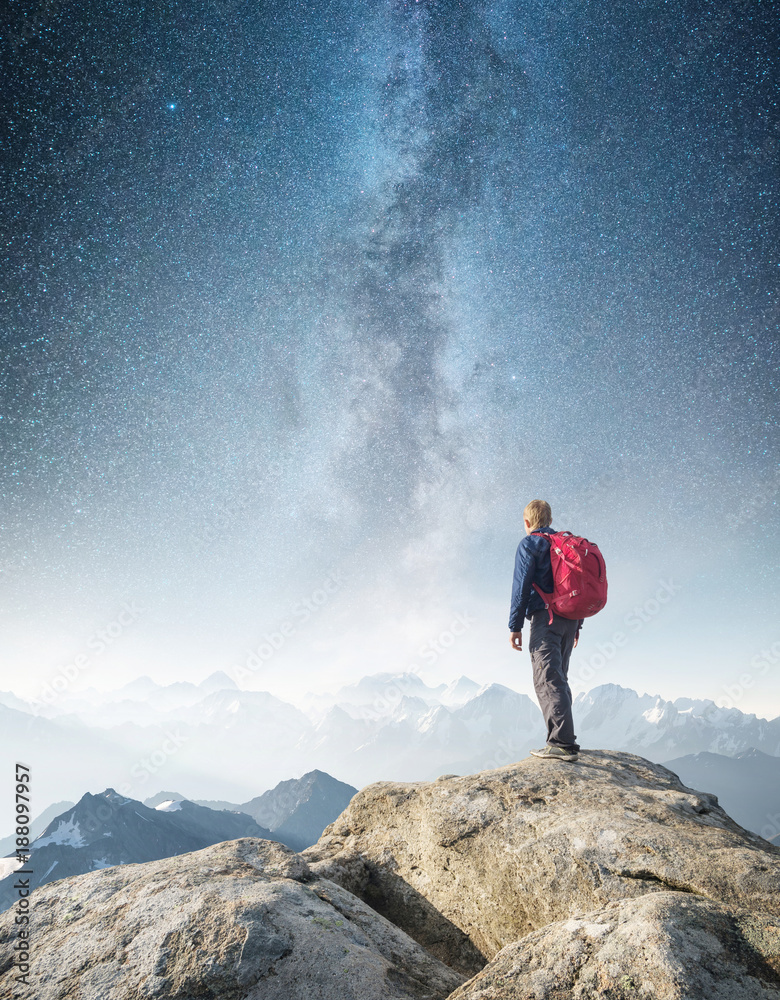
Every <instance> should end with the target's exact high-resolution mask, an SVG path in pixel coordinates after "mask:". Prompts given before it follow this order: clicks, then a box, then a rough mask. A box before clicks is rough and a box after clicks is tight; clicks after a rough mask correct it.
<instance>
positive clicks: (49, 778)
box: [0, 673, 780, 832]
mask: <svg viewBox="0 0 780 1000" xmlns="http://www.w3.org/2000/svg"><path fill="white" fill-rule="evenodd" d="M575 722H576V724H577V732H578V737H579V740H580V742H581V743H582V745H583V746H585V747H598V748H604V749H619V750H626V751H630V752H633V753H639V754H641V755H643V756H645V757H647V758H649V759H651V760H654V761H656V762H660V763H662V762H664V761H669V760H676V759H679V758H680V757H685V756H687V755H691V754H700V753H704V752H706V753H715V754H719V755H721V756H728V757H733V756H735V755H736V754H739V753H742V752H744V751H747V750H750V749H754V750H757V751H760V752H761V753H763V754H766V755H769V756H773V757H777V756H778V755H780V719H773V720H766V719H760V718H757V717H756V716H755V715H748V714H746V713H743V712H740V711H739V710H738V709H736V708H732V709H724V708H719V707H717V706H716V705H715V704H714V703H713V702H712V701H703V700H693V699H685V698H678V699H677V700H675V701H669V700H666V699H664V698H662V697H661V696H660V695H649V694H638V693H637V692H635V691H633V690H630V689H628V688H624V687H620V686H618V685H614V684H607V685H602V686H600V687H597V688H594V689H593V690H591V691H589V692H587V693H586V694H581V695H579V696H578V697H577V699H576V701H575ZM0 726H2V731H3V733H4V741H6V742H7V745H8V746H23V747H25V754H26V757H27V758H29V759H28V761H27V763H29V764H30V765H31V766H32V768H33V774H34V775H35V794H36V801H37V802H38V803H41V805H47V804H48V803H50V802H53V801H55V800H62V799H63V798H65V797H67V798H70V799H71V800H73V801H75V800H76V799H77V798H78V797H79V796H80V795H81V794H82V792H83V783H84V782H85V781H86V782H88V783H89V785H90V786H91V787H93V788H94V787H98V788H106V787H112V788H114V789H116V791H117V793H118V794H119V795H121V796H123V797H125V798H132V799H136V800H139V801H143V800H144V799H145V798H147V797H148V796H149V794H150V793H151V792H152V791H154V790H155V788H157V789H159V788H161V787H167V788H176V789H178V791H179V792H180V793H181V794H182V795H184V797H186V798H187V799H189V800H191V801H209V800H215V799H218V800H221V801H225V802H227V803H239V804H241V803H244V804H246V803H248V802H249V801H251V798H252V797H253V796H256V795H257V789H258V788H261V789H262V788H266V789H270V788H273V787H274V786H275V785H276V784H278V783H279V782H280V781H284V780H287V779H288V778H289V775H290V774H291V773H292V774H304V773H308V772H310V771H313V770H315V769H316V770H319V771H323V772H327V773H329V774H337V775H339V777H340V778H341V779H342V780H343V781H345V782H347V783H348V784H349V785H350V786H354V787H357V788H361V787H363V786H364V785H366V784H368V783H370V782H373V781H377V780H402V781H408V780H412V781H416V780H428V779H433V778H435V777H437V776H438V775H439V774H442V773H458V774H464V773H474V772H476V771H480V770H483V769H485V768H491V767H497V766H503V765H505V764H509V763H511V762H513V761H517V760H519V759H521V758H523V757H524V756H525V755H526V754H527V753H528V751H529V750H530V749H531V748H532V747H535V746H538V745H540V744H541V743H542V742H543V726H542V719H541V714H540V712H539V709H538V707H537V706H536V704H535V702H534V701H532V699H531V698H529V697H528V696H527V695H525V694H521V693H518V692H516V691H513V690H512V689H510V688H508V687H505V686H503V685H500V684H488V685H484V686H482V687H479V686H478V685H477V684H476V683H475V682H474V681H471V680H470V679H469V678H465V677H462V678H459V679H457V680H456V681H454V682H453V683H452V684H450V685H444V684H441V685H438V686H434V687H432V686H430V685H427V684H426V683H425V682H424V681H423V680H422V679H421V678H420V677H419V676H418V675H417V674H415V673H403V674H376V675H372V676H368V677H364V678H363V679H362V680H360V681H359V682H358V683H356V684H353V685H349V686H346V687H343V688H342V689H341V690H339V691H337V692H336V693H335V694H333V695H330V696H320V695H318V696H307V697H306V698H304V699H303V700H302V701H301V704H300V706H296V705H292V704H289V703H287V702H285V701H283V700H281V699H279V698H276V697H275V696H273V695H271V694H269V693H268V692H256V691H243V690H240V689H238V688H237V687H236V685H235V683H234V682H233V681H232V680H231V679H230V678H229V677H227V675H225V674H214V675H212V676H211V677H210V678H208V679H207V680H206V681H204V682H202V683H201V684H197V685H196V684H190V683H177V684H171V685H167V686H161V685H158V684H156V683H155V682H153V681H152V680H150V679H149V678H140V679H139V680H137V681H134V682H133V683H132V684H130V685H126V686H125V687H124V688H120V689H119V690H117V691H114V692H110V693H105V692H97V691H94V690H88V691H86V692H75V691H74V692H70V691H66V692H65V693H63V694H62V695H61V696H60V697H58V698H56V699H53V700H52V702H51V703H50V704H48V703H45V702H41V703H39V704H38V705H32V704H31V703H25V702H22V701H21V700H20V699H19V698H17V697H16V696H15V695H9V694H5V695H0ZM227 762H232V763H231V766H229V767H228V766H226V764H227ZM0 832H2V831H0ZM6 832H10V830H9V831H6Z"/></svg>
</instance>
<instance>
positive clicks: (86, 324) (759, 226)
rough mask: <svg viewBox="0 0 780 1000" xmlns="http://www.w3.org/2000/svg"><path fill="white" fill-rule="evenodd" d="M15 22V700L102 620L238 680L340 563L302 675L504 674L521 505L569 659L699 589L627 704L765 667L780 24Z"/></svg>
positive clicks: (568, 15) (6, 88)
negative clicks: (131, 606)
mask: <svg viewBox="0 0 780 1000" xmlns="http://www.w3.org/2000/svg"><path fill="white" fill-rule="evenodd" d="M12 6H13V10H12V13H11V15H10V21H9V25H10V27H9V28H8V30H7V32H6V34H5V36H4V39H3V46H4V58H3V65H4V69H3V92H4V108H5V110H4V112H3V125H4V129H3V131H4V134H5V135H6V136H7V137H8V142H7V144H6V147H5V152H4V157H3V191H4V193H3V211H2V218H3V229H4V237H5V238H4V240H3V251H2V256H3V273H4V281H3V287H4V290H5V294H4V299H3V303H2V321H3V322H2V328H3V335H4V347H3V351H4V362H5V379H4V389H3V406H2V418H3V419H2V428H3V468H2V492H3V501H4V504H3V505H4V510H3V525H2V526H3V535H4V542H5V550H4V556H3V560H4V561H3V564H2V568H3V591H2V593H3V602H2V604H3V612H2V613H3V621H4V625H5V628H6V630H7V634H8V636H9V645H8V659H7V667H6V670H7V677H6V679H5V680H4V681H3V684H2V686H4V687H6V688H13V687H14V686H15V684H17V680H16V679H15V678H17V677H18V673H17V672H18V671H19V670H20V669H22V668H23V669H24V670H26V671H28V672H30V673H31V674H32V675H33V676H35V677H39V678H45V677H47V676H49V675H50V673H51V671H52V670H54V669H56V668H57V666H58V664H61V663H62V662H64V661H66V660H68V659H69V658H70V657H72V656H73V655H75V653H77V652H78V650H79V649H80V648H82V646H83V644H84V641H85V637H86V636H89V635H90V634H91V633H92V632H93V631H94V629H95V627H97V626H99V625H100V624H101V623H103V622H106V621H110V620H111V619H112V617H113V616H114V615H115V613H116V609H117V608H119V607H120V606H121V603H122V602H123V601H126V600H134V601H137V602H139V603H140V604H141V605H143V606H144V608H145V612H144V615H145V617H144V618H143V619H142V621H141V623H139V625H138V627H137V629H136V630H135V632H134V633H133V635H132V636H131V635H128V636H127V637H126V640H125V639H123V641H122V643H117V644H116V645H117V648H116V650H115V651H114V652H115V653H116V655H117V656H118V657H119V658H118V659H117V660H116V661H115V662H114V661H112V667H111V669H113V670H115V671H116V675H117V677H118V678H119V679H121V680H125V679H128V678H129V677H132V676H136V675H137V674H141V673H145V672H149V671H152V672H154V671H157V672H158V673H159V675H160V676H161V677H163V678H173V677H178V676H185V675H194V676H198V677H199V676H205V674H206V673H208V672H210V671H211V670H214V669H227V668H228V667H229V665H230V664H232V663H235V662H237V659H240V658H241V657H242V656H244V655H245V650H246V648H247V647H248V646H251V645H252V643H254V642H256V640H257V637H258V636H260V635H261V634H262V633H263V630H265V629H269V628H273V627H275V625H276V624H277V623H278V622H279V621H280V620H282V619H283V618H284V616H285V614H287V613H288V609H289V608H290V607H292V606H294V605H295V602H297V601H300V600H301V599H303V598H306V596H307V595H309V594H310V593H312V592H313V591H314V590H315V589H316V588H317V587H319V586H320V585H321V582H322V581H323V580H324V579H326V578H327V576H328V574H330V573H333V572H336V573H340V574H342V576H343V579H344V580H346V583H344V584H343V586H342V588H341V590H340V591H339V593H338V596H337V599H334V600H333V602H332V604H331V606H330V608H329V609H328V611H327V613H326V612H323V613H322V615H321V618H320V622H319V625H318V626H317V628H316V629H311V630H310V631H309V632H308V633H307V634H304V633H303V630H302V631H301V634H299V635H297V636H296V641H295V642H292V641H291V642H290V643H289V644H288V645H289V648H288V649H287V650H285V656H286V657H287V658H288V659H287V661H286V662H287V669H288V670H289V671H290V672H291V674H293V675H294V674H295V672H296V671H297V672H298V673H299V675H300V677H301V683H309V679H310V677H311V676H314V675H316V674H318V673H319V674H320V675H321V674H322V672H325V673H327V672H329V671H330V672H332V673H333V675H334V676H336V675H339V676H341V675H342V674H343V675H345V676H346V675H349V674H350V672H353V671H363V672H365V671H367V670H370V669H371V668H372V667H373V666H375V665H377V664H380V665H383V666H386V667H387V668H391V667H393V666H394V665H395V666H397V667H398V668H401V667H404V666H407V667H408V666H410V665H411V661H412V660H413V658H414V650H415V649H416V648H417V646H418V645H419V643H420V642H421V641H422V640H423V639H424V638H426V637H428V636H429V635H430V634H434V635H435V634H436V632H437V630H438V628H439V627H440V624H441V622H446V620H448V616H450V615H451V614H452V613H454V610H453V609H457V610H458V611H462V610H463V609H464V608H467V607H468V608H471V609H472V610H473V613H474V617H475V620H477V621H478V622H479V625H478V626H477V627H476V628H475V630H474V632H473V636H474V637H475V638H474V639H473V644H472V646H471V647H469V646H468V644H466V643H464V645H463V646H462V649H463V650H464V652H463V653H462V657H463V659H462V661H461V662H459V663H458V669H462V670H464V671H465V672H471V673H472V674H475V675H479V678H480V679H489V677H490V676H493V675H495V676H496V677H502V678H505V679H506V678H509V677H510V676H511V674H510V673H509V671H511V670H517V669H518V664H517V663H515V662H509V661H508V662H507V663H504V662H503V659H502V656H503V653H504V649H503V643H504V641H505V636H504V631H505V624H506V623H505V618H506V606H507V603H508V596H509V595H508V587H509V583H510V575H511V563H512V556H513V551H514V546H515V545H516V543H517V540H518V524H519V514H520V511H521V510H522V507H523V506H524V504H525V502H526V501H527V500H528V499H531V498H533V497H535V496H541V497H546V498H548V499H549V500H550V501H551V503H552V506H553V511H554V514H555V515H556V523H557V524H559V526H561V527H572V528H574V529H576V530H578V531H580V532H582V533H584V534H589V535H591V536H592V537H594V538H597V539H598V541H599V543H600V544H601V546H602V548H603V550H604V551H605V553H607V554H608V556H609V557H610V558H611V565H612V566H613V567H614V571H613V574H612V576H611V585H612V587H613V591H612V593H613V595H614V596H613V597H612V602H613V603H612V605H611V607H612V609H613V614H614V616H615V617H614V618H613V619H608V618H605V617H603V616H602V618H600V619H599V624H598V626H595V625H594V630H593V631H592V633H591V634H592V635H593V636H594V638H595V637H598V636H601V637H602V638H604V637H608V636H609V635H610V634H611V632H612V631H613V630H614V628H615V627H618V626H619V623H620V620H621V618H622V617H623V616H624V615H625V614H626V613H627V612H628V611H629V610H630V609H631V607H632V606H633V604H635V603H636V602H637V601H639V602H640V603H641V601H642V600H644V599H646V597H647V595H648V594H651V593H652V592H653V588H654V587H655V586H656V584H657V581H658V579H660V578H661V577H662V576H663V574H664V573H666V574H669V573H672V572H674V573H676V574H677V575H678V577H679V578H680V580H681V581H682V583H683V584H684V587H683V589H682V591H681V593H682V595H683V596H682V597H681V598H680V600H679V602H678V604H677V605H676V606H675V609H672V610H671V611H670V612H669V614H668V616H667V618H666V619H665V620H664V621H665V622H666V624H664V622H663V621H659V623H658V624H657V626H654V627H655V628H656V631H655V632H653V631H652V630H651V629H649V628H648V629H647V630H646V634H645V633H643V635H642V636H641V642H640V641H639V639H638V640H637V645H636V646H635V647H634V648H633V652H632V651H631V650H627V651H626V653H625V657H626V659H625V664H631V663H633V664H634V673H633V674H627V675H626V676H625V681H626V683H627V684H628V685H629V686H635V687H638V688H643V687H644V688H645V689H652V690H655V689H658V690H659V691H660V692H661V693H663V694H675V693H678V689H679V691H680V692H682V691H688V692H690V693H697V694H707V695H708V696H711V697H714V696H715V694H716V693H717V690H718V689H719V687H721V686H722V685H723V684H725V683H728V682H729V680H730V679H731V678H732V677H733V675H734V674H735V672H739V670H740V669H741V668H740V663H742V662H743V661H745V662H747V661H749V659H750V657H751V656H752V655H753V654H754V653H756V652H758V651H759V650H760V648H761V643H762V642H766V641H773V640H775V639H777V638H778V635H777V627H778V626H777V624H776V607H777V599H778V596H779V595H778V588H777V583H776V579H775V570H774V568H775V567H776V557H775V555H774V551H773V549H772V548H771V546H767V545H766V544H765V541H764V540H765V539H766V538H767V537H770V536H771V535H772V533H773V532H774V531H776V529H777V526H778V525H777V506H776V502H775V500H776V493H777V488H778V481H779V477H778V438H777V421H776V389H777V370H778V350H777V346H778V334H777V326H778V308H777V268H778V252H777V251H778V240H777V226H776V217H777V205H778V149H779V145H778V141H779V139H780V131H779V128H778V115H777V78H778V75H777V70H778V66H777V62H778V55H777V53H778V37H777V28H776V24H777V16H776V15H777V10H776V5H775V4H772V3H765V2H760V0H755V2H751V3H747V2H746V3H737V4H735V5H733V6H732V7H731V8H730V9H725V8H724V9H720V8H716V7H713V6H711V5H707V4H693V3H689V4H681V5H673V4H669V3H662V2H646V3H641V2H640V3H632V4H610V5H605V4H598V3H585V2H568V0H564V2H562V3H557V4H549V3H528V4H524V5H518V4H510V3H508V2H500V3H493V4H486V3H480V2H477V3H468V4H465V3H464V4H459V3H455V2H408V3H401V2H379V3H376V4H371V5H347V4H339V3H330V4H328V3H317V4H295V3H274V4H259V5H251V4H249V3H242V2H237V0H227V2H226V3H223V4H219V5H213V6H212V5H206V4H202V3H194V2H183V3H167V4H159V5H155V6H154V8H153V9H150V8H144V7H143V5H141V6H138V7H136V6H134V5H130V4H124V5H123V4H119V3H107V4H100V5H97V4H83V5H80V6H79V7H78V10H77V11H74V9H73V8H72V5H66V4H64V3H62V2H61V0H48V2H46V3H39V4H37V5H36V3H35V2H32V0H31V2H30V3H28V4H26V5H20V4H14V5H12ZM605 614H606V613H605ZM732 618H736V619H738V620H739V621H740V622H741V625H740V631H741V632H742V635H743V636H744V634H745V629H747V632H748V633H749V634H750V635H751V638H750V640H749V641H748V643H747V645H745V643H744V640H743V641H741V642H738V639H737V635H736V634H734V635H731V636H730V638H727V637H726V631H727V630H728V629H729V628H730V626H729V624H728V622H729V621H730V620H731V619H732ZM692 623H693V624H695V628H692V627H691V625H692ZM599 630H601V631H599ZM477 635H479V637H480V638H479V641H478V642H477V640H476V636H477ZM491 635H495V636H496V645H495V648H493V647H492V646H490V647H489V648H488V647H486V646H485V643H489V639H488V637H489V636H491ZM716 636H719V638H718V639H716V638H715V637H716ZM120 647H121V648H120ZM467 649H468V655H466V652H465V650H467ZM507 649H508V646H507ZM661 649H662V650H663V654H662V656H660V657H659V650H661ZM112 655H113V654H112ZM632 656H633V657H634V659H633V660H632V659H631V657H632ZM475 657H476V658H477V660H478V662H475ZM410 658H411V660H410ZM660 660H663V663H662V664H661V665H657V664H658V663H659V661H660ZM455 662H456V661H455V659H453V660H452V663H453V664H455ZM621 662H623V661H621ZM107 663H108V660H106V661H104V665H103V666H102V667H100V664H98V665H97V666H98V667H100V669H97V667H96V669H95V671H94V676H92V677H91V678H89V681H90V682H94V683H98V684H107V683H109V682H110V678H109V679H107V678H106V676H105V674H106V668H105V664H107ZM279 663H282V659H281V657H280V658H279ZM441 668H442V670H443V671H444V672H445V673H446V672H447V671H448V670H449V668H448V667H446V669H445V664H444V663H443V664H441ZM502 671H505V672H506V673H502ZM491 672H492V673H491ZM101 673H102V674H103V676H100V675H101ZM710 674H711V677H712V678H714V679H712V680H711V679H710V678H709V675H710ZM606 676H607V674H606V673H605V674H604V677H605V678H606ZM272 681H273V676H272V674H271V673H270V672H269V675H268V676H265V677H263V678H258V685H259V686H263V684H268V685H270V686H272ZM778 683H780V682H778V680H777V676H776V673H775V674H773V675H772V677H771V678H766V677H764V678H762V680H761V685H760V686H761V690H762V691H765V692H766V694H767V697H768V698H769V700H770V702H771V703H772V704H773V705H774V706H775V709H776V710H780V687H778ZM708 685H710V686H709V687H708ZM746 704H747V702H746ZM743 707H744V706H743ZM754 708H755V706H754Z"/></svg>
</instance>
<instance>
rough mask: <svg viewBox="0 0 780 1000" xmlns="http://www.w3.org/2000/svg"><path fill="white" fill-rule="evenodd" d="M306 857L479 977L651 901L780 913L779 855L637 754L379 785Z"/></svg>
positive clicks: (590, 754)
mask: <svg viewBox="0 0 780 1000" xmlns="http://www.w3.org/2000/svg"><path fill="white" fill-rule="evenodd" d="M303 856H304V857H306V858H307V860H308V862H309V864H310V865H311V867H312V869H313V870H314V871H316V872H318V873H319V874H320V875H322V876H323V877H327V878H329V879H332V880H333V881H336V882H338V883H339V884H341V885H343V886H344V887H345V888H348V889H349V890H350V891H352V892H354V893H355V894H356V895H358V896H360V897H361V898H362V899H364V900H365V901H366V902H368V903H370V905H371V906H373V907H374V908H375V909H377V910H378V911H379V912H380V913H382V914H383V915H385V916H386V917H387V918H388V919H389V920H391V921H392V922H393V923H395V924H396V925H398V926H399V927H401V928H403V929H404V930H405V931H406V932H407V933H408V934H410V935H411V936H412V937H413V938H415V940H417V941H419V942H420V943H421V944H422V945H423V946H424V947H425V948H427V949H428V950H429V951H430V952H431V953H432V954H434V955H436V956H437V957H438V958H440V959H442V961H445V962H447V963H448V964H449V965H451V966H453V967H455V968H458V969H460V970H461V971H463V972H465V973H468V974H473V973H474V972H477V971H478V970H479V969H480V968H481V967H482V965H483V964H484V962H485V960H486V959H491V958H493V957H494V956H495V955H496V953H497V952H498V951H499V950H500V949H502V948H504V947H505V946H506V945H508V944H510V943H512V942H515V941H517V940H519V939H520V938H523V937H524V936H525V935H527V934H529V933H530V932H532V931H535V930H537V929H539V928H542V927H545V926H547V925H549V924H553V923H555V922H557V921H561V920H566V919H567V918H570V917H577V916H581V915H582V914H586V913H588V912H590V911H593V910H598V909H601V908H602V907H604V906H605V905H607V904H608V903H611V902H613V901H619V900H628V899H634V898H637V897H640V896H644V895H646V894H647V893H661V892H668V891H669V890H675V891H677V892H678V893H681V894H682V893H687V894H693V895H694V896H701V897H704V898H707V899H711V900H717V901H720V902H721V903H724V904H727V905H731V906H737V907H742V908H748V909H750V910H753V911H756V912H762V913H765V914H773V915H775V916H777V915H780V893H778V886H780V850H778V849H777V848H776V847H773V846H772V845H770V844H768V843H767V842H766V841H764V840H762V839H761V838H760V837H758V836H756V835H754V834H751V833H748V832H747V831H745V830H743V829H742V828H741V827H739V826H737V824H736V823H734V822H733V820H731V819H730V818H729V817H728V816H727V815H726V814H725V813H724V812H723V810H722V809H721V808H720V807H719V806H718V804H717V799H716V798H715V797H714V796H712V795H708V794H705V793H700V792H695V791H692V790H691V789H689V788H686V787H685V786H684V785H683V784H682V783H681V782H680V780H679V778H678V777H677V776H676V775H675V774H673V773H672V772H671V771H669V770H667V769H666V768H664V767H661V766H660V765H656V764H651V763H650V762H649V761H647V760H644V759H643V758H641V757H636V756H634V755H633V754H627V753H617V752H608V751H587V752H584V753H582V754H581V756H580V761H579V763H577V764H568V763H560V762H551V761H544V760H538V759H537V758H534V757H530V758H528V759H526V760H523V761H521V762H519V763H517V764H513V765H511V766H508V767H502V768H498V769H496V770H492V771H483V772H482V773H480V774H476V775H472V776H470V777H457V776H444V777H442V778H440V779H439V780H438V781H435V782H418V783H412V784H399V783H392V782H381V783H379V784H375V785H370V786H368V787H367V788H365V789H364V790H363V791H362V792H360V793H359V794H358V795H357V796H356V797H355V798H354V799H353V800H352V802H351V803H350V805H349V807H348V808H347V809H346V810H345V811H344V813H342V815H341V816H340V817H339V819H338V820H336V822H335V823H333V824H331V826H329V827H328V828H327V829H326V830H325V832H324V833H323V835H322V837H321V838H320V841H319V842H318V843H317V844H316V845H315V846H314V847H312V848H309V849H308V850H307V851H306V852H304V855H303Z"/></svg>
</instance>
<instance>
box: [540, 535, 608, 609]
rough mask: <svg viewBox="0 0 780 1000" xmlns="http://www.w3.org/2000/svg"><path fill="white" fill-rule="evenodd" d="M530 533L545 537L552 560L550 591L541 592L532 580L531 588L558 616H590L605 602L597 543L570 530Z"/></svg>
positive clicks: (604, 576) (603, 568) (603, 573)
mask: <svg viewBox="0 0 780 1000" xmlns="http://www.w3.org/2000/svg"><path fill="white" fill-rule="evenodd" d="M532 534H534V535H539V536H541V537H542V538H547V539H549V542H550V562H551V563H552V574H553V592H552V593H551V594H545V593H544V591H543V590H540V588H539V587H538V586H537V585H536V584H534V590H535V591H536V593H537V594H538V595H539V596H540V597H541V599H542V600H543V601H544V606H545V608H547V609H548V611H549V612H550V624H551V625H552V620H553V612H555V614H556V615H560V616H561V618H574V619H579V618H590V616H591V615H595V614H596V612H597V611H601V609H602V608H603V607H604V605H605V604H606V603H607V568H606V566H605V565H604V557H603V556H602V554H601V552H600V551H599V547H598V545H594V544H593V543H592V542H589V541H588V539H587V538H579V537H578V536H577V535H573V534H572V533H571V532H570V531H553V532H550V533H549V534H548V533H547V532H541V531H534V532H532Z"/></svg>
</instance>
